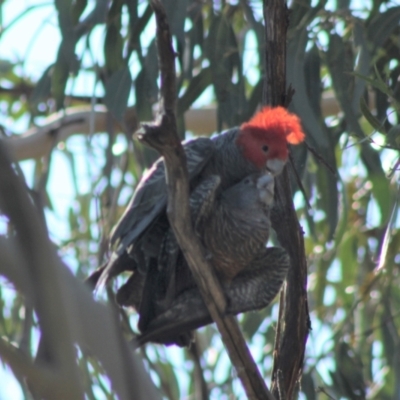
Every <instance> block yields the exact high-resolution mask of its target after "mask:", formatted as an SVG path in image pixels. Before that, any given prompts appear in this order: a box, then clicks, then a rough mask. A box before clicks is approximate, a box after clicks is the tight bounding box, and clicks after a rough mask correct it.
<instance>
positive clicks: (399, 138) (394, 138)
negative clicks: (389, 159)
mask: <svg viewBox="0 0 400 400" xmlns="http://www.w3.org/2000/svg"><path fill="white" fill-rule="evenodd" d="M386 143H387V144H388V145H390V146H392V147H394V148H397V149H399V150H400V125H395V126H392V127H391V128H390V129H389V131H388V133H387V136H386Z"/></svg>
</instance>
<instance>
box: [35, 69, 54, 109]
mask: <svg viewBox="0 0 400 400" xmlns="http://www.w3.org/2000/svg"><path fill="white" fill-rule="evenodd" d="M53 68H54V64H51V65H49V66H48V67H47V68H46V69H45V71H44V73H43V75H42V76H41V78H40V79H39V80H38V82H37V83H36V86H35V88H34V89H33V92H32V94H31V96H30V98H29V102H30V104H31V106H32V107H36V106H37V104H38V103H40V102H41V101H44V100H47V98H48V97H49V96H50V93H51V75H52V72H53Z"/></svg>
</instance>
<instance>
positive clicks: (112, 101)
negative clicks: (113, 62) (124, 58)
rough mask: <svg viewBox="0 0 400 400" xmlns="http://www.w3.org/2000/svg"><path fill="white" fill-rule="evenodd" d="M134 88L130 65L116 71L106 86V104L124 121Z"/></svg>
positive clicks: (119, 119) (118, 118)
mask: <svg viewBox="0 0 400 400" xmlns="http://www.w3.org/2000/svg"><path fill="white" fill-rule="evenodd" d="M131 88H132V77H131V73H130V71H129V68H128V67H125V68H123V69H120V70H118V71H116V72H114V73H113V74H112V75H111V77H110V78H109V79H108V80H107V83H106V86H105V96H104V104H105V105H106V106H107V108H108V109H109V110H110V111H111V113H112V114H113V115H114V117H115V118H116V119H117V120H118V121H120V122H122V121H123V118H124V114H125V110H126V107H127V103H128V98H129V93H130V91H131Z"/></svg>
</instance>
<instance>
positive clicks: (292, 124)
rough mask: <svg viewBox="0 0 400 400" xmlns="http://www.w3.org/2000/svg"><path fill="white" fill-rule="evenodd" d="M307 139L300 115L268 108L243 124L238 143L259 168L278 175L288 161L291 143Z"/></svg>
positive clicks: (247, 157)
mask: <svg viewBox="0 0 400 400" xmlns="http://www.w3.org/2000/svg"><path fill="white" fill-rule="evenodd" d="M304 137H305V135H304V132H303V130H302V127H301V123H300V119H299V117H298V116H297V115H295V114H292V113H290V112H288V111H287V110H286V109H285V108H283V107H264V108H263V109H262V110H261V111H259V112H258V113H257V114H255V115H254V117H253V118H251V119H250V121H248V122H245V123H243V124H242V125H241V127H240V132H239V135H238V137H237V139H236V144H237V145H238V146H239V147H240V148H241V150H242V152H243V155H244V157H245V158H246V159H247V160H249V161H250V162H252V163H253V164H254V165H256V167H257V168H258V169H260V170H262V169H263V168H266V170H267V171H268V172H269V173H271V174H272V175H278V174H279V173H281V172H282V169H283V167H284V166H285V164H286V162H287V159H288V154H289V151H288V144H299V143H301V142H302V141H303V140H304Z"/></svg>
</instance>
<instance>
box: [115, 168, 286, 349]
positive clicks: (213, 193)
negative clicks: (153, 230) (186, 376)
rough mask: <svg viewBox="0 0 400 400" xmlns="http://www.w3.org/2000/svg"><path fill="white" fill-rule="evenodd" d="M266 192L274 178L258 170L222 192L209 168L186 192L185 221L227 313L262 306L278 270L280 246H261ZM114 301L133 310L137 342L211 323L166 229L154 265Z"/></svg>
mask: <svg viewBox="0 0 400 400" xmlns="http://www.w3.org/2000/svg"><path fill="white" fill-rule="evenodd" d="M273 197H274V177H273V176H272V175H270V174H265V173H264V174H262V173H259V174H252V175H249V176H248V177H246V178H244V179H243V180H242V181H241V182H239V183H237V184H236V185H234V186H232V187H230V188H228V189H226V190H224V191H222V189H221V179H220V178H219V176H214V175H212V176H211V177H209V178H208V179H206V180H204V181H203V182H202V183H201V184H200V185H199V186H198V187H197V188H196V189H195V190H194V191H193V193H192V195H191V197H190V208H191V215H192V222H193V224H194V227H195V230H196V233H197V234H198V236H199V237H200V239H201V241H202V243H203V245H204V247H205V250H206V254H207V257H208V258H209V260H210V262H211V264H212V266H213V267H214V269H215V270H216V271H217V274H218V275H219V276H220V278H221V280H222V283H223V286H224V290H225V294H226V296H227V298H228V303H229V307H228V310H227V312H229V313H232V314H237V313H239V312H245V311H248V310H250V309H252V310H254V309H258V308H262V307H265V306H266V305H267V304H268V303H269V302H270V301H271V300H272V298H273V297H274V296H275V294H276V293H277V292H278V290H279V288H280V286H281V284H282V282H283V280H284V277H285V275H286V271H287V268H288V265H289V262H288V257H287V256H286V253H285V251H284V250H282V249H276V248H274V249H268V250H267V249H266V243H267V241H268V237H269V230H270V218H269V213H270V208H271V206H272V203H273ZM117 301H118V302H119V303H120V304H121V305H125V306H127V305H132V306H134V307H135V308H136V309H137V310H138V311H139V314H140V322H139V329H140V330H141V331H142V332H143V336H142V339H141V340H142V341H143V342H145V341H148V340H155V341H159V342H162V343H172V342H175V343H177V344H180V345H184V344H188V342H189V341H190V334H189V332H190V329H193V328H197V327H199V326H201V325H204V324H206V323H210V322H211V319H210V316H209V315H208V311H207V309H206V307H205V305H204V303H203V302H202V300H201V297H200V295H199V292H198V290H197V288H196V286H195V283H194V281H193V279H192V276H191V273H190V270H189V268H188V266H187V264H186V262H185V259H184V257H183V255H182V253H181V252H180V249H179V246H178V244H177V243H176V240H175V237H174V235H173V232H172V230H169V231H167V233H166V235H165V238H164V243H163V245H162V249H161V251H160V254H159V260H158V264H157V268H154V269H153V270H149V272H148V273H147V274H146V275H141V274H140V273H134V275H133V276H132V277H131V278H130V279H129V280H128V282H127V283H126V284H125V285H124V286H122V288H121V289H120V290H119V292H118V294H117ZM191 307H196V309H195V310H194V309H191ZM188 331H189V332H188Z"/></svg>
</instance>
